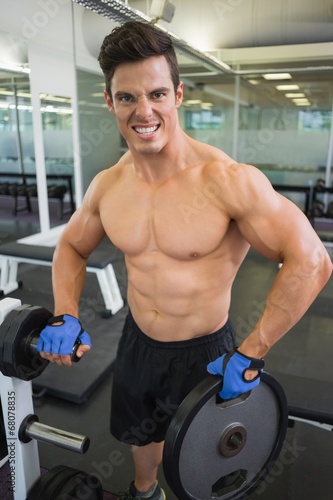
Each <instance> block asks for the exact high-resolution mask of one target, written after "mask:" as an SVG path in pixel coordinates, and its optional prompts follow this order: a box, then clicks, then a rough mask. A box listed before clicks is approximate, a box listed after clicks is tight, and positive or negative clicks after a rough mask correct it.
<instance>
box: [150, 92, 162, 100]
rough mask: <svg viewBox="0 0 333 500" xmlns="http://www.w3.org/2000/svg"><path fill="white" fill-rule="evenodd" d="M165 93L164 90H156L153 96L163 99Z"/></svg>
mask: <svg viewBox="0 0 333 500" xmlns="http://www.w3.org/2000/svg"><path fill="white" fill-rule="evenodd" d="M164 95H165V94H164V93H163V92H155V93H154V94H153V98H154V99H161V98H162V97H164Z"/></svg>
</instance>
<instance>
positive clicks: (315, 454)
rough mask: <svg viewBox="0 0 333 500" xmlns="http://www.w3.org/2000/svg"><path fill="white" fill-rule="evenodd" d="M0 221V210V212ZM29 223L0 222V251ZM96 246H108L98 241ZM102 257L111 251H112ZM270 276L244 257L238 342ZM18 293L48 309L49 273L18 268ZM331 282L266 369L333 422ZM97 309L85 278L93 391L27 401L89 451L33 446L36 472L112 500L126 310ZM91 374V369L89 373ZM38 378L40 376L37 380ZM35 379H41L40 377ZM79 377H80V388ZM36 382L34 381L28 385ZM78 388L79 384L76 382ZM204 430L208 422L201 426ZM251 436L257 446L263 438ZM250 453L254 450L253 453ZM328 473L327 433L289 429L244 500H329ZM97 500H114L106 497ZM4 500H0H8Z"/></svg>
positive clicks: (331, 464) (121, 273)
mask: <svg viewBox="0 0 333 500" xmlns="http://www.w3.org/2000/svg"><path fill="white" fill-rule="evenodd" d="M0 217H1V210H0ZM37 231H38V228H37V225H36V223H35V222H33V221H32V220H30V219H27V220H25V218H24V215H23V214H22V216H20V217H17V218H16V220H14V219H13V218H11V217H8V218H4V219H3V220H1V219H0V244H1V243H5V242H8V241H12V240H15V239H18V238H21V237H24V236H27V235H29V234H33V233H34V232H37ZM102 245H110V243H109V242H103V243H102ZM110 250H111V251H114V252H116V249H114V248H113V247H112V246H110ZM115 271H116V275H117V279H118V283H119V286H120V288H121V290H122V293H123V294H124V295H125V293H126V271H125V268H124V263H123V260H122V256H121V255H120V254H119V259H118V260H117V262H116V263H115ZM276 272H277V266H276V265H275V264H274V263H271V262H268V261H266V260H264V259H263V258H262V257H261V256H259V255H258V254H256V253H255V252H254V251H250V253H249V255H248V256H247V258H246V260H245V262H244V263H243V265H242V267H241V269H240V272H239V274H238V277H237V279H236V282H235V284H234V287H233V301H232V308H231V318H232V320H233V323H234V327H235V329H236V332H237V335H238V338H239V340H241V339H242V338H244V336H245V335H247V333H248V332H249V329H250V328H251V326H253V325H254V323H255V322H256V320H257V319H258V315H259V314H260V312H261V311H262V308H263V304H264V299H265V295H266V292H267V290H268V288H269V286H270V284H271V283H272V280H273V279H274V276H275V274H276ZM19 279H20V280H21V282H22V287H21V288H20V289H19V290H17V291H16V292H14V293H12V294H11V296H13V297H16V298H19V299H21V301H22V303H27V304H32V305H40V306H43V307H46V308H48V309H50V310H52V308H53V299H52V291H51V271H50V268H46V267H45V268H44V267H43V268H42V267H37V266H32V265H28V264H21V265H20V266H19ZM332 298H333V282H332V280H331V281H330V282H329V283H328V284H327V286H326V287H325V289H324V290H323V291H322V293H321V294H320V296H319V297H318V298H317V300H316V301H315V303H314V304H313V305H312V306H311V308H310V309H309V311H308V312H307V314H306V315H305V316H304V317H303V318H302V320H301V321H300V322H299V323H298V324H297V325H296V326H295V327H294V328H293V329H292V331H291V332H289V333H288V335H286V336H285V337H284V338H283V339H282V340H281V341H280V342H279V343H278V344H277V345H276V346H275V347H274V348H273V349H272V351H271V352H270V354H269V355H268V357H267V359H266V368H265V369H266V370H267V371H268V372H270V373H271V374H273V375H274V376H275V377H276V378H277V379H278V380H279V381H280V382H281V383H282V385H283V387H284V389H285V391H286V394H287V397H288V402H289V403H290V402H291V403H297V404H298V405H304V407H306V408H309V409H310V410H311V409H312V410H316V409H320V410H322V411H325V412H326V413H329V414H331V415H333V401H332V399H333V398H332V394H333V363H332V360H331V358H332V352H333V308H332ZM102 309H103V304H102V300H101V297H100V294H99V289H98V285H97V282H96V278H95V276H94V275H88V276H87V282H86V286H85V289H84V293H83V296H82V301H81V314H82V316H81V317H82V321H83V323H84V325H85V328H86V330H87V331H88V332H89V333H90V334H91V336H92V339H93V342H94V341H95V343H96V344H98V342H99V343H101V342H102V346H103V349H102V350H103V351H104V357H106V359H107V360H108V363H109V368H108V369H106V370H105V372H104V374H103V377H102V378H101V379H100V380H99V383H98V385H97V387H95V388H94V390H93V391H91V393H90V394H89V397H88V398H87V399H86V400H85V401H83V402H82V403H81V404H78V403H75V402H71V401H68V400H64V399H62V398H59V397H56V396H54V395H51V394H48V393H47V391H46V392H45V394H44V393H43V391H41V392H39V393H38V395H37V397H35V398H34V406H35V412H36V413H37V415H38V416H39V420H40V421H41V422H43V423H45V424H48V425H51V426H56V427H61V428H63V429H66V430H70V431H73V432H78V433H81V434H84V435H85V434H87V435H88V436H89V437H90V439H91V445H90V448H89V450H88V452H87V453H86V454H85V455H78V454H75V453H73V452H69V451H66V450H63V449H61V448H56V447H54V446H50V445H48V444H43V443H40V444H39V452H40V463H41V467H42V468H43V469H49V468H52V467H54V466H55V465H59V464H63V465H68V466H72V467H75V468H78V469H82V470H85V471H87V472H93V473H95V474H97V475H99V477H100V478H101V479H102V482H103V487H104V490H105V492H110V493H114V494H116V493H117V492H119V491H122V490H125V489H126V488H127V487H128V484H129V483H130V481H131V480H132V477H133V466H132V459H131V454H130V449H129V447H128V446H126V445H123V444H121V443H119V442H117V441H115V440H114V439H113V438H112V437H111V435H110V434H109V419H110V396H111V390H112V360H113V359H114V356H115V352H116V348H117V342H118V339H119V336H120V332H121V328H122V324H123V320H124V317H125V315H126V307H124V309H122V310H121V311H120V312H119V313H117V314H116V315H115V316H114V317H111V318H109V319H103V318H101V316H100V312H101V311H102ZM93 357H94V351H92V352H91V353H90V354H89V355H88V356H87V357H86V358H85V359H84V360H82V361H81V362H80V364H81V363H82V365H83V364H85V365H83V367H84V368H82V367H81V368H80V369H81V370H83V372H84V370H87V371H88V369H89V365H92V364H93ZM76 369H77V367H73V368H60V367H54V366H50V367H48V368H47V369H46V370H45V372H44V373H45V374H46V372H47V371H48V370H53V371H52V376H53V377H54V378H57V376H59V379H60V380H62V381H63V382H62V383H63V384H64V385H66V378H67V380H68V384H70V383H71V382H72V379H73V378H75V370H76ZM92 370H94V368H92ZM43 375H44V374H43ZM43 375H42V376H43ZM82 380H83V378H81V382H82ZM35 382H36V383H38V381H37V379H36V380H35ZM79 385H80V382H79ZM207 424H208V425H209V422H208V423H207ZM264 438H265V437H264V436H261V435H260V429H258V440H260V439H264ZM253 453H254V454H255V453H256V450H253ZM332 470H333V432H329V431H328V430H326V429H324V428H322V427H318V426H314V425H309V424H308V423H303V422H296V423H295V425H294V426H293V427H290V428H288V431H287V436H286V439H285V442H284V446H283V448H282V452H281V454H280V457H279V459H278V461H277V462H276V464H275V466H274V468H273V470H272V471H271V472H270V474H269V475H268V476H267V478H266V480H265V482H264V483H263V484H262V485H261V486H260V488H259V489H258V490H257V491H256V492H255V493H253V494H252V495H251V499H257V500H314V499H315V500H332V498H333V497H332V486H331V475H332ZM160 481H161V483H162V485H163V487H164V488H165V490H166V492H167V498H168V500H175V498H176V497H175V496H174V494H173V493H172V492H171V491H170V489H169V488H168V486H167V484H166V482H165V479H164V476H163V472H162V471H161V473H160ZM105 498H108V499H113V498H117V497H116V496H113V495H106V496H105ZM10 499H11V496H10V494H9V493H8V494H6V495H5V498H3V499H2V500H10Z"/></svg>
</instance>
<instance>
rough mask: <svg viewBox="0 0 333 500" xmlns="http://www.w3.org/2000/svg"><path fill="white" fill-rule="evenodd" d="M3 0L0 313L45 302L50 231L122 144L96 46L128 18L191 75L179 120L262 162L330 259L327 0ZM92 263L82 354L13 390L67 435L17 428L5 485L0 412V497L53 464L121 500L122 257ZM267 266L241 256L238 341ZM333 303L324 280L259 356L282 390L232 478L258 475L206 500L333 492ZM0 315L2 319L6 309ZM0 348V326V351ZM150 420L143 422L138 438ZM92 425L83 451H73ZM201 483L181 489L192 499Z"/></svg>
mask: <svg viewBox="0 0 333 500" xmlns="http://www.w3.org/2000/svg"><path fill="white" fill-rule="evenodd" d="M0 5H1V7H2V9H1V12H2V15H1V18H0V47H1V51H0V80H1V81H0V132H1V133H0V265H1V267H0V285H1V286H0V289H1V290H0V292H1V302H0V313H1V304H3V300H7V299H12V300H14V302H15V299H16V301H17V303H18V304H23V305H26V304H27V305H29V306H30V307H31V308H32V307H33V306H39V307H40V308H45V309H47V310H48V311H52V309H53V295H52V283H51V261H52V252H53V249H54V245H55V244H56V241H57V238H58V236H59V234H60V233H61V231H62V229H63V227H64V225H65V224H66V222H67V221H68V220H69V218H70V216H71V214H72V213H73V212H74V211H75V208H76V207H79V206H80V204H81V201H82V198H83V196H84V193H85V191H86V189H87V187H88V185H89V183H90V181H91V180H92V179H93V177H94V176H95V175H96V174H97V173H98V172H99V171H101V170H103V169H105V168H108V167H109V166H110V165H113V164H115V163H116V162H117V161H118V159H119V158H120V157H121V156H122V155H123V154H124V152H125V151H126V143H125V142H124V141H123V139H122V138H121V136H120V134H119V132H118V130H117V127H116V123H115V120H114V117H113V116H112V115H111V114H110V113H109V111H108V109H107V107H106V105H105V103H104V98H103V90H104V79H103V75H102V73H101V70H100V68H99V65H98V62H97V55H98V52H99V48H100V45H101V43H102V40H103V38H104V36H105V35H106V34H107V33H109V32H110V31H111V30H112V29H113V27H115V26H117V25H119V24H121V23H123V22H124V21H126V20H130V19H133V20H146V21H152V22H154V23H156V25H157V26H160V27H161V28H162V29H166V30H168V31H169V33H170V35H171V36H172V38H173V40H174V44H175V47H176V51H177V57H178V62H179V67H180V76H181V79H182V81H183V82H184V84H185V94H184V102H183V104H182V106H181V108H180V109H179V118H180V122H181V124H182V127H183V128H184V130H185V131H186V132H187V133H188V134H189V135H190V136H191V137H193V138H196V139H198V140H201V141H203V142H205V143H208V144H211V145H213V146H216V147H217V148H220V149H222V150H224V151H225V152H226V153H227V154H229V155H230V156H232V157H233V158H234V159H236V160H237V161H239V162H244V163H249V164H252V165H255V166H256V167H257V168H259V169H260V170H261V171H262V172H263V173H264V174H265V175H266V176H267V177H268V178H269V180H270V181H271V183H272V184H273V186H274V187H275V189H276V190H277V191H279V192H281V193H282V194H283V195H284V196H286V197H287V198H289V199H290V200H292V201H293V202H294V203H295V204H296V205H297V206H299V208H300V209H301V210H302V211H303V212H304V213H305V214H306V216H307V217H308V218H309V219H310V221H311V224H312V225H313V227H314V229H315V230H316V232H317V233H318V235H319V236H320V238H321V239H322V241H323V242H324V244H325V246H326V248H327V251H328V252H329V254H330V255H331V253H332V246H333V184H332V154H333V113H332V108H333V85H332V82H333V32H332V21H333V7H332V5H331V3H330V2H327V1H326V0H318V1H317V2H313V1H311V0H296V1H292V0H274V1H273V0H247V1H244V0H237V1H235V0H223V1H215V0H211V1H208V2H207V1H205V2H204V1H201V0H172V1H171V0H161V1H159V0H128V1H121V0H107V1H101V0H77V1H76V0H73V1H71V0H38V1H37V0H16V1H15V2H9V1H7V0H0ZM88 266H89V267H88V273H87V280H86V285H85V288H84V292H83V295H82V298H81V302H80V319H81V321H82V323H83V324H84V326H85V328H86V330H87V331H88V332H89V333H90V335H91V337H92V340H93V346H94V348H93V351H92V352H91V353H90V354H89V355H87V356H86V357H85V358H84V359H83V360H82V361H80V363H75V364H74V365H73V366H72V367H71V368H60V367H58V366H55V365H49V366H47V367H46V368H45V370H44V369H43V370H41V373H39V374H38V376H36V377H34V378H33V379H32V380H29V381H22V380H20V379H19V378H17V380H18V382H17V384H18V386H19V387H20V389H18V393H21V391H23V394H25V396H24V397H22V400H21V401H17V404H18V405H19V413H20V415H21V416H23V415H24V414H25V415H26V416H27V415H28V414H31V413H34V414H36V415H37V416H38V420H39V422H40V423H42V424H45V426H51V427H54V428H60V429H63V430H64V431H67V432H68V433H72V434H73V436H72V439H70V437H67V438H66V435H65V433H63V435H62V438H59V437H58V440H59V439H60V441H61V443H59V442H56V443H52V439H51V438H50V432H47V431H45V430H44V431H45V432H44V438H43V436H40V435H38V436H36V437H31V436H30V435H28V434H29V433H28V432H26V437H27V439H26V441H28V442H27V443H22V442H21V443H20V444H19V445H18V448H17V449H18V450H19V452H18V456H17V457H15V459H16V461H17V462H19V467H21V468H19V469H18V470H19V474H18V475H17V476H16V477H15V478H14V479H13V477H12V474H11V472H10V465H9V462H10V456H11V455H10V449H9V446H7V445H9V444H10V441H9V440H8V435H7V439H6V437H5V434H4V429H3V427H4V424H5V415H4V416H3V419H2V420H3V421H2V426H1V446H0V465H1V468H0V481H1V483H0V498H1V499H2V500H12V499H14V500H25V498H26V493H27V487H26V485H25V482H26V481H27V483H29V477H30V476H29V473H28V472H27V470H28V469H30V468H32V469H34V470H36V468H38V474H39V473H40V474H41V477H43V475H45V474H46V473H47V471H50V470H52V469H53V468H55V467H57V466H60V465H62V466H64V468H66V467H67V468H70V467H71V468H73V469H75V470H78V471H83V472H84V473H86V476H85V480H86V481H87V482H88V486H89V484H90V485H92V486H91V489H92V493H91V495H92V496H89V493H87V491H85V492H84V491H83V490H82V493H81V496H75V498H96V499H97V498H104V499H108V500H110V499H111V500H112V499H116V498H118V496H117V494H118V493H119V492H120V491H123V490H126V489H127V487H128V485H129V483H130V481H131V480H132V477H133V465H132V460H131V452H130V446H129V445H126V444H121V443H119V442H118V441H116V440H114V439H113V437H112V436H111V435H110V432H109V424H110V398H111V391H112V370H113V363H114V359H115V355H116V350H117V345H118V340H119V337H120V335H121V330H122V326H123V322H124V318H125V316H126V314H127V305H126V287H127V275H126V269H125V265H124V259H123V256H122V254H121V253H120V252H119V251H118V250H117V248H116V247H114V246H113V244H112V242H110V241H107V240H105V241H103V242H102V243H101V245H100V248H98V250H97V251H96V253H95V254H94V255H93V256H92V258H91V260H90V261H89V262H88ZM277 272H278V266H277V265H276V263H273V262H270V261H267V260H266V259H264V258H263V257H261V256H260V255H259V254H257V253H256V252H255V251H254V250H250V252H249V254H248V256H247V257H246V259H245V261H244V263H243V265H242V266H241V268H240V271H239V273H238V275H237V278H236V281H235V284H234V286H233V289H232V306H231V311H230V316H231V319H232V321H233V324H234V327H235V330H236V334H237V337H238V340H239V341H240V340H242V339H244V338H245V336H246V335H247V334H248V333H249V332H250V331H251V328H252V327H253V326H254V325H255V323H256V322H257V320H258V318H259V316H260V314H261V312H262V310H263V307H264V303H265V297H266V293H267V291H268V289H269V287H270V285H271V283H272V281H273V279H274V277H275V275H276V273H277ZM332 299H333V284H332V280H330V281H329V282H328V284H327V285H326V286H325V288H324V289H323V291H322V292H321V293H320V294H319V296H318V297H317V299H316V300H315V302H314V303H313V305H312V306H311V307H310V308H309V310H308V311H307V313H306V314H305V315H304V317H303V318H302V319H301V320H300V321H299V322H298V323H297V325H296V326H295V327H293V328H292V330H291V331H290V332H289V333H288V334H287V335H286V336H285V337H284V338H283V339H282V340H281V341H280V342H279V343H278V344H277V345H276V346H274V348H273V349H272V350H271V351H270V352H269V354H268V356H267V359H266V367H265V369H266V370H267V372H268V373H269V374H270V375H272V376H273V377H274V379H276V380H277V382H278V384H280V385H281V387H282V388H283V391H284V394H285V396H286V402H284V404H285V405H287V414H284V413H283V411H284V410H285V408H284V410H282V406H283V404H282V400H281V401H280V399H279V405H278V407H279V409H278V410H276V411H279V412H280V413H283V416H284V417H285V418H284V419H282V418H280V419H277V420H276V421H274V423H272V425H275V426H276V428H277V431H276V434H275V437H274V438H273V440H272V442H271V443H267V439H268V438H267V434H266V432H265V431H266V430H267V429H266V427H267V426H269V425H270V423H269V422H268V423H267V422H266V426H265V427H262V426H261V425H257V426H254V428H253V429H252V430H249V429H248V431H247V433H248V439H249V433H254V436H251V438H253V439H255V443H256V444H255V446H253V447H252V449H251V450H250V452H247V453H248V454H247V455H246V463H245V464H244V463H243V458H242V454H241V453H239V454H238V455H237V456H236V457H234V458H233V460H234V461H235V463H236V464H237V465H236V466H235V469H237V470H238V472H239V471H242V470H243V469H246V467H247V466H250V463H251V462H252V461H254V460H258V463H259V466H257V469H258V470H260V475H261V477H260V479H261V481H259V480H258V484H256V487H255V488H253V491H250V490H249V493H248V494H247V493H246V491H245V489H244V488H245V486H244V484H246V480H245V483H243V486H239V487H238V486H237V484H238V483H236V482H233V483H232V480H231V479H230V481H231V483H232V484H233V486H232V488H231V489H230V488H229V489H228V487H224V488H222V490H221V491H222V493H218V492H217V493H215V494H214V495H213V496H211V495H209V496H207V497H205V499H206V498H207V499H208V498H221V499H225V500H228V499H231V498H232V499H236V498H245V497H244V494H246V498H251V499H257V500H313V499H316V500H332V498H333V493H332V487H331V474H332V470H333V458H332V457H333V433H332V430H333V397H332V394H333V364H332V361H331V356H332V348H333V336H332V331H333V312H332V311H333V309H332ZM6 303H7V304H8V302H6ZM0 319H1V321H3V322H5V319H6V318H5V316H4V315H3V316H1V314H0ZM2 335H3V337H4V335H5V334H4V333H2ZM6 335H7V333H6ZM4 344H5V342H4V339H1V336H0V355H2V356H4V349H5V348H4ZM1 349H3V351H1ZM2 366H3V364H2ZM6 378H8V376H7V377H6ZM14 379H15V380H16V377H15V373H14V374H13V380H14ZM10 380H12V378H11V377H10ZM3 381H4V378H2V379H1V384H2V385H3V387H4V382H3ZM22 382H23V384H24V386H23V385H22V387H23V389H22V388H21V384H22ZM15 383H16V382H15ZM268 385H269V384H268ZM27 387H28V388H29V390H28V389H27ZM276 390H277V389H276ZM19 391H20V392H19ZM274 391H275V389H274ZM274 391H273V393H274ZM7 392H8V391H7ZM30 392H31V394H30ZM1 396H2V398H3V392H1ZM276 397H277V398H278V396H277V395H276ZM279 397H280V396H279ZM281 398H282V396H281ZM25 403H26V408H25ZM280 403H281V407H280ZM3 413H5V412H3ZM280 413H279V414H280ZM280 417H281V415H280ZM267 419H268V417H267ZM268 420H269V419H268ZM282 420H283V421H282ZM7 424H8V422H7V421H6V425H7ZM35 424H36V423H35ZM151 424H152V425H153V423H151ZM203 424H204V421H203ZM26 427H27V428H28V427H29V426H27V425H26ZM35 427H37V430H36V433H37V434H43V432H42V431H41V430H39V431H38V426H36V425H32V426H31V429H34V428H35ZM282 427H283V429H282V431H281V428H282ZM29 428H30V427H29ZM150 429H151V426H149V425H146V426H144V428H142V429H139V432H146V433H149V432H150ZM280 431H281V432H282V434H283V435H282V434H281V435H280V434H279V432H280ZM30 434H33V431H31V432H30ZM45 435H46V438H45ZM74 435H75V436H76V438H75V436H74ZM80 436H81V438H80ZM86 436H88V437H89V440H90V445H89V447H88V449H87V450H84V452H83V450H82V446H81V445H82V442H83V441H84V437H86ZM276 436H278V437H276ZM56 439H57V438H55V440H56ZM80 439H81V441H80ZM278 440H279V442H277V441H278ZM73 441H74V444H73V443H72V442H73ZM69 442H70V443H72V448H71V446H70V445H69V444H68V443H69ZM264 444H265V445H267V446H268V447H269V448H270V449H272V450H273V458H274V464H273V465H272V466H271V467H270V468H269V470H267V471H266V470H265V468H266V465H267V460H266V458H265V457H266V455H263V457H262V459H261V457H260V453H264V452H262V451H261V450H262V449H263V446H261V445H264ZM66 445H67V447H66ZM25 446H26V447H28V446H33V447H34V448H33V449H34V454H33V455H31V456H33V457H34V459H33V461H34V466H32V464H31V462H32V458H31V457H30V460H29V454H28V455H26V454H25V452H24V450H23V451H22V450H21V448H22V449H23V448H24V447H25ZM80 446H81V447H80ZM73 448H74V449H73ZM176 455H177V456H176V457H175V456H172V460H169V462H168V464H167V467H168V471H167V473H165V471H163V470H161V471H160V478H159V480H160V482H161V484H162V486H163V488H164V489H165V491H166V494H167V498H168V500H175V499H176V498H177V496H176V494H175V493H174V488H172V487H171V486H170V481H169V480H167V479H168V477H169V476H170V474H171V472H172V473H173V472H175V474H176V473H177V471H178V470H180V469H181V467H183V466H184V467H185V468H186V464H185V465H184V461H185V458H183V456H182V455H180V453H179V452H178V454H176ZM197 462H198V460H197ZM196 465H197V467H198V469H197V472H196V474H197V475H199V478H200V479H199V480H200V482H201V483H205V481H207V479H206V474H208V473H209V471H210V469H211V468H212V464H211V463H210V462H209V460H208V459H207V458H206V457H205V456H201V457H200V460H199V464H198V463H197V464H196ZM170 469H172V471H171V472H170ZM258 475H259V473H258ZM166 476H167V478H166ZM76 477H77V476H73V477H72V480H73V481H75V478H76ZM80 477H81V476H80ZM87 478H88V479H87ZM94 478H95V479H96V478H97V479H98V480H99V481H100V483H101V485H102V489H103V491H104V493H102V496H97V493H96V492H97V488H95V490H94V488H93V486H94V484H95V483H94ZM193 480H194V478H193ZM89 481H90V483H89ZM189 481H190V480H189ZM23 483H24V484H23ZM13 484H14V485H15V488H13ZM84 484H85V485H86V483H84ZM172 486H173V485H172ZM13 489H14V490H15V492H13ZM24 491H25V493H24ZM195 493H196V492H195V491H194V492H193V494H192V492H191V493H189V494H188V496H186V495H185V496H184V497H183V498H184V499H186V498H192V499H196V498H199V497H198V496H195ZM84 495H86V496H84ZM94 495H95V496H94ZM190 495H192V496H190ZM242 495H243V496H242ZM36 498H37V497H36ZM38 498H39V497H38ZM41 498H45V500H50V499H51V498H74V497H73V496H71V497H68V496H64V495H63V496H62V497H60V496H55V495H54V494H53V490H52V493H50V492H49V493H48V494H47V495H46V496H44V497H41ZM179 498H180V499H181V498H182V497H181V496H179ZM200 499H202V500H204V497H203V496H200Z"/></svg>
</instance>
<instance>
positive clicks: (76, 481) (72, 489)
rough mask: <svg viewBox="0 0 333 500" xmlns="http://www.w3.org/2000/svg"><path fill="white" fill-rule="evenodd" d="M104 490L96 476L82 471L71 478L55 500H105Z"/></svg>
mask: <svg viewBox="0 0 333 500" xmlns="http://www.w3.org/2000/svg"><path fill="white" fill-rule="evenodd" d="M103 495H104V493H103V488H102V485H101V483H100V481H99V479H98V478H97V477H96V476H95V475H91V474H88V473H86V472H83V471H80V472H77V473H76V474H75V475H73V476H72V477H70V478H69V479H68V480H67V482H66V483H65V484H63V487H62V488H61V491H59V495H58V496H56V497H54V500H63V499H64V498H66V499H67V500H70V499H71V500H74V499H79V498H84V499H85V500H103Z"/></svg>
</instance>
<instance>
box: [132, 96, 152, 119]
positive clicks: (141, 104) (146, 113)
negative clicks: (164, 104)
mask: <svg viewBox="0 0 333 500" xmlns="http://www.w3.org/2000/svg"><path fill="white" fill-rule="evenodd" d="M136 115H137V116H138V117H140V118H149V117H150V116H151V115H152V107H151V103H150V101H149V99H148V97H147V96H145V95H142V96H140V97H138V99H137V105H136Z"/></svg>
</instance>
